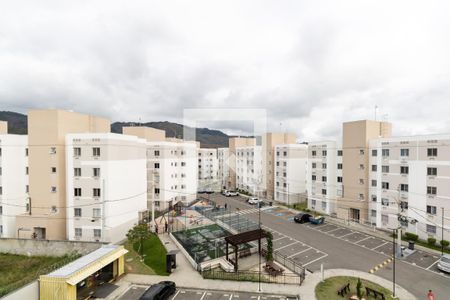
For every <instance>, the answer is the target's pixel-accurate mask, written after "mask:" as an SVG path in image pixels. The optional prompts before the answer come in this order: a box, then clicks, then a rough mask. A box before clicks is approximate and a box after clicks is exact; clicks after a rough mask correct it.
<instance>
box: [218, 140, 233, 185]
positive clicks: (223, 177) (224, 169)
mask: <svg viewBox="0 0 450 300" xmlns="http://www.w3.org/2000/svg"><path fill="white" fill-rule="evenodd" d="M229 156H230V149H229V148H218V149H217V165H218V167H217V168H218V169H217V180H218V182H219V184H220V188H221V189H226V188H227V186H228V185H229V183H228V177H229V175H230V170H229V168H230V164H229Z"/></svg>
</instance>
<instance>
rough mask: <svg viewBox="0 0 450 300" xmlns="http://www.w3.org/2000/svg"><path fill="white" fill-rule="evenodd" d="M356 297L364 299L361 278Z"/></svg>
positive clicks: (357, 285)
mask: <svg viewBox="0 0 450 300" xmlns="http://www.w3.org/2000/svg"><path fill="white" fill-rule="evenodd" d="M356 296H357V297H358V299H359V300H361V299H362V297H363V291H362V283H361V278H358V283H357V284H356Z"/></svg>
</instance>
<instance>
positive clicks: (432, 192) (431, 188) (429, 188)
mask: <svg viewBox="0 0 450 300" xmlns="http://www.w3.org/2000/svg"><path fill="white" fill-rule="evenodd" d="M427 194H428V195H436V194H437V188H436V187H435V186H427Z"/></svg>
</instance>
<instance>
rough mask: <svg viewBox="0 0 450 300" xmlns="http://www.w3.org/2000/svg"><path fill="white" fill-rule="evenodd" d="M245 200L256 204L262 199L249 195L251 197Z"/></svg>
mask: <svg viewBox="0 0 450 300" xmlns="http://www.w3.org/2000/svg"><path fill="white" fill-rule="evenodd" d="M247 202H248V203H249V204H258V203H261V202H263V201H262V200H261V199H258V198H256V197H251V198H248V200H247Z"/></svg>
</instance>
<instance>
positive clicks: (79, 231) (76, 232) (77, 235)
mask: <svg viewBox="0 0 450 300" xmlns="http://www.w3.org/2000/svg"><path fill="white" fill-rule="evenodd" d="M81 233H82V229H81V228H75V237H81V236H82V235H81Z"/></svg>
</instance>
